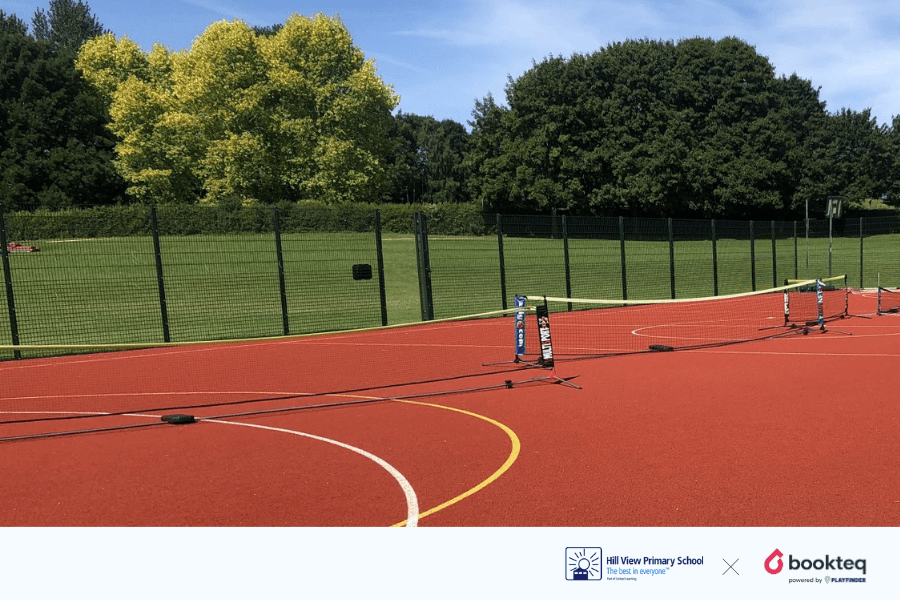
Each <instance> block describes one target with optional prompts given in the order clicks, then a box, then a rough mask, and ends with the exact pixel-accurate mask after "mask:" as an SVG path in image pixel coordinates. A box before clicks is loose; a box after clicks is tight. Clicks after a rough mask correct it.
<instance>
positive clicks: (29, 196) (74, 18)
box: [0, 1, 125, 209]
mask: <svg viewBox="0 0 900 600" xmlns="http://www.w3.org/2000/svg"><path fill="white" fill-rule="evenodd" d="M73 6H76V5H75V3H73V2H62V1H57V2H55V3H54V4H53V5H52V6H51V10H50V13H49V14H47V13H44V12H41V11H38V12H37V13H36V14H35V18H34V21H33V24H34V25H35V31H36V37H32V36H30V35H27V26H26V24H25V23H24V21H22V20H21V19H19V18H17V17H16V16H15V15H7V14H5V13H3V11H0V202H2V203H3V204H4V205H6V206H7V207H9V208H36V207H43V208H50V209H56V208H64V207H68V206H73V205H82V204H108V203H114V202H117V201H121V200H122V199H123V195H124V192H125V186H124V182H123V181H122V179H121V178H120V177H119V175H118V174H117V173H116V170H115V168H114V167H113V163H112V159H113V150H114V147H115V144H116V140H115V137H114V136H113V134H112V133H111V132H110V131H109V130H108V129H107V127H106V125H107V122H108V118H107V106H106V104H105V102H104V101H103V99H102V98H101V97H100V96H99V95H98V94H97V92H96V91H95V90H94V89H93V88H92V86H90V85H88V84H87V82H85V81H84V80H83V79H82V78H81V76H80V75H79V74H78V73H77V71H76V70H75V68H74V61H75V53H76V51H77V49H78V47H80V44H81V43H82V41H83V40H84V39H86V38H87V37H88V36H90V35H92V34H93V33H94V32H99V31H101V30H102V26H100V25H99V23H98V22H97V20H96V18H95V17H94V16H93V15H91V14H90V13H89V12H88V11H86V10H71V9H72V7H73ZM54 8H56V9H58V10H54ZM82 8H83V9H86V8H87V7H86V5H82Z"/></svg>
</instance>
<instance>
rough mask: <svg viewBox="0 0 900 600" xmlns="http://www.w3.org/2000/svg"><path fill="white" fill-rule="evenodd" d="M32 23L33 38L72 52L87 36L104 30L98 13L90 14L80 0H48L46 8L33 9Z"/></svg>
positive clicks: (89, 9) (86, 5) (99, 33)
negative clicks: (48, 4) (48, 3)
mask: <svg viewBox="0 0 900 600" xmlns="http://www.w3.org/2000/svg"><path fill="white" fill-rule="evenodd" d="M31 26H32V29H33V33H34V37H35V38H36V39H38V40H44V41H47V42H49V43H50V45H51V46H53V47H54V48H66V49H68V50H72V51H75V52H77V51H78V49H79V48H81V46H82V45H83V44H84V43H85V42H86V41H88V40H89V39H91V38H94V37H97V36H98V35H101V34H103V33H106V31H105V30H104V29H103V25H102V24H101V23H100V21H99V20H98V19H97V16H96V15H93V14H91V7H90V5H89V4H88V3H87V2H82V1H81V0H78V1H77V2H74V1H73V0H50V8H49V10H47V11H45V10H44V9H42V8H39V9H37V10H35V11H34V16H33V17H32V18H31Z"/></svg>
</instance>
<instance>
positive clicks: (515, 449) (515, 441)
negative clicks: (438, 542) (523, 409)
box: [391, 400, 522, 527]
mask: <svg viewBox="0 0 900 600" xmlns="http://www.w3.org/2000/svg"><path fill="white" fill-rule="evenodd" d="M395 402H405V403H406V404H418V405H420V406H431V407H433V408H442V409H444V410H452V411H453V412H458V413H461V414H464V415H468V416H470V417H475V418H478V419H481V420H482V421H487V422H488V423H490V424H491V425H494V426H496V427H499V428H500V429H502V430H503V432H504V433H506V435H507V436H509V439H510V441H511V442H512V451H511V452H510V453H509V457H508V458H507V459H506V462H505V463H503V465H502V466H501V467H500V468H499V469H497V470H496V471H494V473H493V474H491V476H490V477H488V478H487V479H485V480H484V481H482V482H481V483H479V484H478V485H476V486H475V487H473V488H472V489H470V490H468V491H466V492H463V493H462V494H460V495H459V496H456V497H455V498H452V499H450V500H447V501H446V502H444V503H443V504H441V505H440V506H435V507H434V508H432V509H429V510H426V511H425V512H422V513H419V520H420V521H421V520H422V518H423V517H427V516H428V515H431V514H434V513H436V512H438V511H439V510H443V509H445V508H447V507H448V506H452V505H453V504H456V503H457V502H459V501H461V500H464V499H466V498H468V497H469V496H471V495H473V494H475V493H477V492H479V491H481V490H482V489H484V488H485V487H487V486H488V485H490V484H491V483H493V482H494V481H496V480H497V479H499V478H500V476H501V475H503V474H504V473H505V472H507V471H508V470H509V468H510V467H512V464H513V463H514V462H516V459H517V458H518V457H519V451H520V450H521V448H522V445H521V443H519V437H518V436H517V435H516V433H515V432H514V431H513V430H512V429H510V428H509V427H507V426H506V425H504V424H503V423H500V422H499V421H495V420H493V419H491V418H490V417H485V416H484V415H479V414H478V413H473V412H469V411H467V410H462V409H459V408H452V407H449V406H443V405H440V404H429V403H428V402H416V401H414V400H395ZM404 525H406V521H401V522H399V523H397V524H395V525H391V527H403V526H404Z"/></svg>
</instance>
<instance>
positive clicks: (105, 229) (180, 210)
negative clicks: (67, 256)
mask: <svg viewBox="0 0 900 600" xmlns="http://www.w3.org/2000/svg"><path fill="white" fill-rule="evenodd" d="M277 208H278V213H279V222H280V226H281V231H282V232H284V233H302V232H313V231H319V232H344V231H357V232H365V231H372V230H373V229H374V213H375V210H378V211H380V213H381V228H382V231H383V232H384V233H413V231H414V225H413V215H414V214H415V213H416V212H417V211H421V212H423V213H425V214H426V215H427V217H428V229H429V233H430V234H434V235H484V234H486V233H488V232H489V226H486V225H485V218H484V216H483V215H482V213H481V209H480V207H478V206H476V205H474V204H426V205H421V204H419V205H415V204H377V205H376V204H341V205H326V204H323V203H312V202H303V203H299V204H293V203H281V204H278V205H277ZM4 220H5V224H6V231H7V237H8V238H9V240H11V241H12V240H15V241H28V240H47V239H70V238H79V239H80V238H100V237H127V236H135V235H150V232H151V226H150V207H149V206H145V205H129V206H98V207H93V208H85V209H69V210H64V211H59V212H50V211H37V212H14V213H9V214H5V215H4ZM487 221H491V219H487ZM157 222H158V224H159V231H160V234H161V235H204V234H205V235H209V234H228V233H266V232H270V231H272V230H273V206H271V205H262V204H260V205H252V206H238V207H223V206H204V205H160V206H158V207H157Z"/></svg>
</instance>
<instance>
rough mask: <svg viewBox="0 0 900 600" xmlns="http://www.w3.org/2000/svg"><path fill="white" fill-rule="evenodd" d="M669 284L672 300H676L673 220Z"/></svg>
mask: <svg viewBox="0 0 900 600" xmlns="http://www.w3.org/2000/svg"><path fill="white" fill-rule="evenodd" d="M669 283H670V285H671V288H672V300H674V299H675V231H674V230H673V229H672V219H669Z"/></svg>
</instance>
